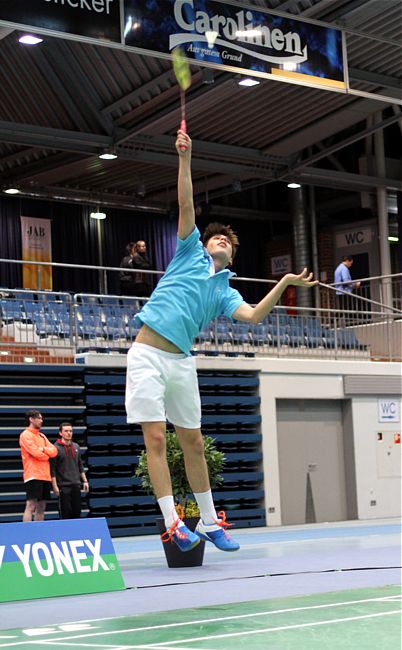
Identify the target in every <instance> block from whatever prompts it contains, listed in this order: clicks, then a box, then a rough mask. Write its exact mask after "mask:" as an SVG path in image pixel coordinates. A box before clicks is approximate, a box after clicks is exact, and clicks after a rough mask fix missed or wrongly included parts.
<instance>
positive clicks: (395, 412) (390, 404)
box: [378, 399, 401, 422]
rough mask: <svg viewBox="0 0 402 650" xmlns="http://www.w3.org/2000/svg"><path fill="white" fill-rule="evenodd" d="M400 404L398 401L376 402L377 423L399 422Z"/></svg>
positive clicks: (380, 400) (382, 400) (381, 400)
mask: <svg viewBox="0 0 402 650" xmlns="http://www.w3.org/2000/svg"><path fill="white" fill-rule="evenodd" d="M400 419H401V403H400V400H399V399H379V400H378V421H379V422H400Z"/></svg>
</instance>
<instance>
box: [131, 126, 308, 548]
mask: <svg viewBox="0 0 402 650" xmlns="http://www.w3.org/2000/svg"><path fill="white" fill-rule="evenodd" d="M176 150H177V153H178V156H179V177H178V202H179V222H178V238H177V247H176V253H175V255H174V257H173V259H172V261H171V262H170V264H169V266H168V268H167V270H166V273H165V274H164V276H163V277H162V278H161V279H160V280H159V282H158V285H157V287H156V289H155V291H154V292H153V293H152V295H151V298H150V300H149V301H148V302H147V303H146V305H145V306H144V307H143V309H142V310H141V311H140V312H139V313H138V314H137V315H136V319H137V322H138V324H140V325H141V328H140V331H139V333H138V335H137V337H136V340H135V342H134V343H133V345H132V347H131V348H130V350H129V352H128V358H127V382H126V411H127V422H129V423H140V424H141V427H142V431H143V435H144V442H145V447H146V451H147V462H148V471H149V475H150V478H151V482H152V486H153V489H154V492H155V494H156V497H157V500H158V504H159V506H160V509H161V511H162V514H163V517H164V521H165V526H166V533H165V534H164V535H163V536H162V539H164V541H167V540H171V541H173V542H174V543H176V544H177V546H178V547H179V548H180V549H181V550H182V551H188V550H190V549H191V548H193V547H194V546H196V545H197V544H198V543H199V541H200V539H203V540H206V541H210V542H212V543H213V544H214V545H215V546H216V547H217V548H219V549H220V550H222V551H237V550H238V549H239V544H238V543H237V542H236V541H235V540H233V539H232V538H230V537H229V535H228V534H227V527H228V523H227V522H226V516H225V514H224V513H222V512H221V513H220V517H218V515H217V513H216V510H215V507H214V503H213V499H212V493H211V489H210V484H209V478H208V470H207V465H206V461H205V458H204V451H203V439H202V434H201V430H200V425H201V404H200V395H199V390H198V383H197V374H196V366H195V359H194V357H192V356H191V353H190V350H191V346H192V343H193V340H194V338H195V337H196V336H197V334H198V333H199V332H200V331H201V330H202V329H203V328H204V327H205V326H206V325H207V324H208V323H209V322H210V321H211V320H212V319H214V318H216V317H217V316H220V315H222V314H224V315H225V316H228V317H230V318H234V319H236V320H239V321H244V322H249V323H259V322H261V321H262V320H263V318H264V317H265V316H266V315H267V314H268V313H269V312H270V311H271V309H272V308H273V307H274V305H276V303H277V302H278V300H279V298H280V296H281V295H282V293H283V291H284V290H285V289H286V287H287V286H288V285H290V284H294V285H297V286H302V287H311V286H313V285H315V284H316V282H313V281H312V274H310V275H308V273H307V270H306V269H305V270H304V271H303V272H302V273H301V274H300V275H293V274H291V273H289V274H287V275H285V276H284V277H283V278H282V279H281V280H280V281H279V282H278V283H277V284H276V285H275V287H274V288H273V289H272V290H271V291H270V292H269V293H268V294H267V295H266V296H265V298H263V299H262V300H261V302H259V303H258V304H257V305H256V307H251V306H250V305H248V304H247V303H246V302H245V301H244V300H243V298H242V296H241V295H240V293H239V292H238V291H236V290H235V289H233V288H232V287H231V286H230V285H229V279H230V277H231V276H232V275H233V273H231V272H230V271H229V270H228V269H227V267H228V266H229V265H230V264H231V262H232V260H233V257H234V254H235V252H236V248H237V246H238V243H239V242H238V239H237V236H236V234H235V233H234V232H233V231H232V229H231V228H230V226H224V225H222V224H218V223H212V224H210V225H209V226H208V227H207V229H206V231H205V233H204V235H203V237H202V242H201V241H200V237H201V236H200V232H199V230H198V229H197V227H196V225H195V214H194V204H193V188H192V179H191V139H190V138H189V136H188V135H187V134H186V133H184V131H182V130H179V131H178V134H177V140H176ZM166 418H167V419H168V420H169V421H170V422H172V423H173V425H174V428H175V430H176V433H177V436H178V439H179V442H180V445H181V447H182V449H183V454H184V463H185V468H186V473H187V477H188V480H189V483H190V485H191V488H192V490H193V492H194V497H195V499H196V501H197V504H198V506H199V509H200V521H199V522H198V524H197V527H196V530H195V532H192V531H190V530H189V529H188V528H187V527H186V526H185V524H184V523H183V522H182V521H181V520H180V518H179V516H178V514H177V512H176V510H175V506H174V499H173V494H172V484H171V480H170V475H169V469H168V464H167V460H166V443H165V431H166Z"/></svg>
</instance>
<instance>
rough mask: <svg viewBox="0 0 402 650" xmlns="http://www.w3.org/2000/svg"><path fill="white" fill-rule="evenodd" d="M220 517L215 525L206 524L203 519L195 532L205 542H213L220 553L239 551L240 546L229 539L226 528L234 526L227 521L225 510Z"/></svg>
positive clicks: (220, 513)
mask: <svg viewBox="0 0 402 650" xmlns="http://www.w3.org/2000/svg"><path fill="white" fill-rule="evenodd" d="M218 517H219V519H217V520H216V521H215V523H214V524H210V525H207V524H204V522H203V521H202V519H200V521H199V522H198V524H197V526H196V529H195V532H196V533H197V535H198V537H199V538H200V539H203V540H204V541H205V542H212V544H215V546H216V548H219V550H220V551H238V550H239V548H240V544H238V543H237V542H235V541H234V540H233V539H231V538H230V537H229V535H228V534H227V532H226V528H228V527H229V526H232V525H233V524H229V523H228V522H227V521H226V514H225V513H224V511H223V510H221V511H220V512H218Z"/></svg>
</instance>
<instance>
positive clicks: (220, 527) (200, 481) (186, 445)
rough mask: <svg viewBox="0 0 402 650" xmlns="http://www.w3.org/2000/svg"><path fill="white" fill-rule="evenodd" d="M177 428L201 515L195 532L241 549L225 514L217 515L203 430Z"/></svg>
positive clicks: (218, 544)
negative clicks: (229, 533) (229, 531)
mask: <svg viewBox="0 0 402 650" xmlns="http://www.w3.org/2000/svg"><path fill="white" fill-rule="evenodd" d="M175 429H176V433H177V437H178V439H179V442H180V445H181V448H182V449H183V455H184V462H185V467H186V474H187V478H188V481H189V483H190V485H191V489H192V490H193V493H194V497H195V499H196V501H197V504H198V507H199V509H200V514H201V519H200V521H199V522H198V524H197V528H196V530H195V532H196V533H197V535H198V536H199V537H200V539H203V540H204V541H209V542H212V543H213V544H214V545H215V546H216V547H217V548H219V549H220V550H221V551H237V550H238V549H239V548H240V545H239V544H238V543H237V542H236V541H235V540H233V539H231V538H230V537H229V535H228V534H227V532H226V528H227V526H228V525H229V524H227V523H226V515H225V513H224V512H221V513H219V515H217V514H216V510H215V506H214V502H213V498H212V492H211V488H210V484H209V477H208V467H207V463H206V461H205V456H204V444H203V439H202V434H201V431H200V429H186V428H185V427H179V426H177V425H175Z"/></svg>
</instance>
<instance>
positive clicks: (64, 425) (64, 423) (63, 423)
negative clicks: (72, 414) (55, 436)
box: [59, 422, 73, 433]
mask: <svg viewBox="0 0 402 650" xmlns="http://www.w3.org/2000/svg"><path fill="white" fill-rule="evenodd" d="M72 426H73V425H72V424H71V422H62V423H61V425H60V426H59V433H61V430H62V428H63V427H72Z"/></svg>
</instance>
